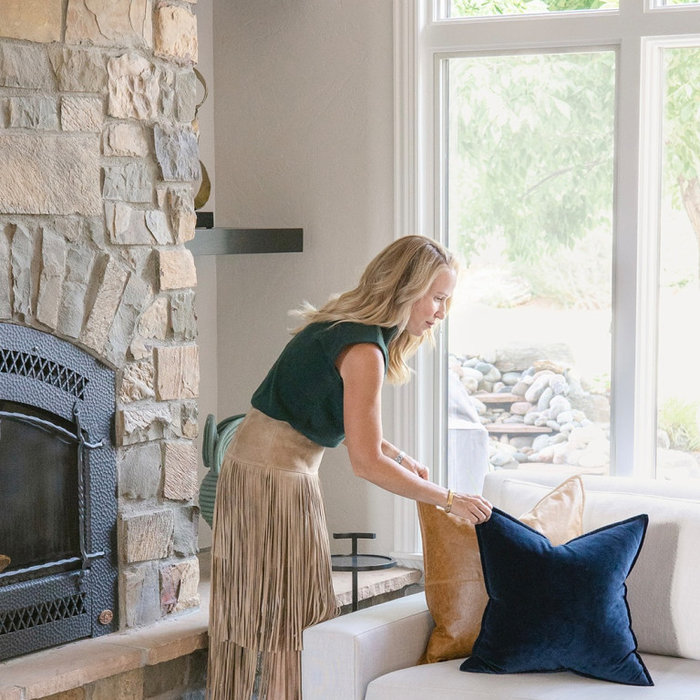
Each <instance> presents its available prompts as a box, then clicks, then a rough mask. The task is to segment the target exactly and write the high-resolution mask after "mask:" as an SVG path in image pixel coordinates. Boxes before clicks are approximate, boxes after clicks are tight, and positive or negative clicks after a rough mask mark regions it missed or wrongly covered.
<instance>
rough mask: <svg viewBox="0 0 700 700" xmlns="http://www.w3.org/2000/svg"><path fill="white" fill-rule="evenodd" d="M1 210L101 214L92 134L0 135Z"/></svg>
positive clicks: (95, 142) (96, 141)
mask: <svg viewBox="0 0 700 700" xmlns="http://www.w3.org/2000/svg"><path fill="white" fill-rule="evenodd" d="M0 153H2V154H3V167H2V168H0V192H2V198H0V213H8V214H84V215H88V216H90V215H94V214H99V213H101V208H102V197H101V194H100V170H99V138H98V136H97V135H92V134H89V135H88V134H85V135H82V134H81V135H76V134H73V135H62V134H49V133H44V134H40V135H39V134H25V133H12V132H10V133H0Z"/></svg>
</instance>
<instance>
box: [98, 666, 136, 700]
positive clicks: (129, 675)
mask: <svg viewBox="0 0 700 700" xmlns="http://www.w3.org/2000/svg"><path fill="white" fill-rule="evenodd" d="M144 677H145V670H144V669H143V668H135V669H133V671H127V672H126V673H120V674H118V675H116V676H111V677H110V678H103V679H101V680H99V681H95V683H93V684H92V685H91V687H90V688H89V693H90V700H141V699H142V698H143V697H144V692H143V690H144V685H145V678H144ZM149 697H150V696H149Z"/></svg>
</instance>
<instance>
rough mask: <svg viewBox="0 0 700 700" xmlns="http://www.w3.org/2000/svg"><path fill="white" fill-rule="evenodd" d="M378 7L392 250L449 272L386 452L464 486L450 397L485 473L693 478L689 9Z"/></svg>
mask: <svg viewBox="0 0 700 700" xmlns="http://www.w3.org/2000/svg"><path fill="white" fill-rule="evenodd" d="M395 8H396V15H397V21H396V23H395V26H396V29H397V37H399V38H400V41H399V43H398V44H397V52H396V56H397V66H398V72H397V90H396V94H397V112H396V124H397V137H398V138H397V155H398V160H397V163H398V167H397V175H398V196H397V205H398V206H397V233H399V234H401V233H405V232H406V231H410V230H418V231H420V232H423V233H427V234H429V235H434V236H435V237H437V238H440V239H441V240H443V241H446V242H447V243H448V244H449V245H450V247H452V248H454V249H456V250H458V251H460V252H461V253H462V254H463V256H464V258H465V261H466V271H465V275H464V279H463V282H462V284H461V286H460V291H459V296H458V297H457V298H456V300H455V304H454V307H453V313H452V314H451V319H450V321H449V324H448V327H447V329H446V332H445V333H443V335H442V337H441V339H440V348H439V352H437V353H435V354H432V355H431V353H424V354H421V355H420V356H419V357H418V359H417V362H418V370H419V372H418V376H417V378H418V379H419V381H418V382H417V383H416V385H415V387H414V388H413V389H412V390H410V391H408V392H406V394H405V399H404V400H403V406H404V409H405V410H404V411H403V416H404V419H403V421H399V423H397V430H398V432H399V433H400V435H399V436H398V437H399V438H400V439H404V440H405V441H406V443H405V444H410V440H411V437H412V435H411V434H410V433H411V430H412V429H413V428H415V427H417V431H416V433H415V434H416V438H415V448H416V450H417V452H418V454H419V455H420V456H421V458H422V459H424V460H425V461H426V462H427V463H429V464H431V465H432V466H433V474H434V476H436V477H437V478H440V479H442V480H443V481H444V482H445V483H447V481H448V465H449V469H451V470H452V473H451V474H450V476H449V480H452V479H453V478H454V470H455V469H456V470H457V471H459V470H460V469H462V470H464V469H466V470H469V469H472V468H473V465H474V462H473V458H472V457H469V458H468V459H466V462H467V464H466V465H460V464H459V461H460V459H462V458H463V455H466V454H469V450H467V449H463V447H464V446H462V447H459V446H458V448H456V447H455V445H458V441H457V442H456V441H455V440H454V439H453V438H454V435H452V434H451V433H450V424H451V421H452V420H453V418H454V417H455V407H457V409H456V410H457V414H458V413H459V410H460V408H459V407H460V406H462V407H463V406H464V402H465V399H464V396H465V394H468V395H469V396H470V397H471V399H470V404H469V405H470V407H471V408H474V407H476V414H474V413H473V412H472V414H471V418H472V419H474V420H473V422H475V423H476V424H482V425H485V426H486V430H487V431H488V443H487V451H488V464H486V465H485V467H484V468H485V469H489V468H491V469H493V468H528V467H529V466H531V465H533V464H534V465H536V466H537V467H538V468H551V469H558V470H560V471H561V472H562V473H564V472H570V471H584V472H594V473H609V474H613V475H633V474H634V475H639V476H646V477H657V478H663V479H688V478H699V477H700V372H698V371H697V369H696V365H697V362H696V361H695V358H697V357H698V355H699V354H700V324H698V321H697V317H698V312H699V311H700V277H699V269H700V132H699V131H698V128H697V125H698V123H700V4H698V3H697V2H687V1H683V0H410V1H407V2H401V1H397V2H396V3H395ZM455 374H456V375H458V376H457V379H458V381H457V382H455ZM543 377H544V379H542V378H543ZM535 384H537V385H538V386H537V388H536V389H532V387H533V386H535ZM448 386H449V387H450V390H449V391H448ZM448 406H449V407H450V408H449V409H448ZM406 417H408V418H409V419H408V420H407V419H406ZM458 417H459V418H460V419H464V418H465V416H464V415H461V416H458ZM402 431H403V433H402ZM461 435H462V437H464V436H465V435H466V433H465V434H461ZM473 442H474V443H475V444H476V443H478V440H475V441H473ZM480 449H482V448H480ZM482 451H483V449H482ZM463 461H464V460H463ZM479 468H481V467H479ZM410 521H411V517H410V516H408V515H406V517H404V518H403V519H402V517H399V519H398V520H397V536H399V537H400V535H399V533H400V532H401V531H402V528H403V529H404V530H405V529H406V527H407V524H408V523H410ZM410 529H411V528H410V527H409V530H410ZM407 540H410V537H408V538H405V539H404V543H403V547H404V548H406V547H410V544H409V543H408V542H407ZM398 546H399V548H400V547H401V546H402V545H401V543H399V545H398Z"/></svg>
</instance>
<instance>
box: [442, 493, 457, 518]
mask: <svg viewBox="0 0 700 700" xmlns="http://www.w3.org/2000/svg"><path fill="white" fill-rule="evenodd" d="M454 497H455V492H454V491H453V490H452V489H447V504H446V505H445V507H444V508H443V510H444V511H445V513H449V512H450V511H451V510H452V500H453V499H454Z"/></svg>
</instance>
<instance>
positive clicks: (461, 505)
mask: <svg viewBox="0 0 700 700" xmlns="http://www.w3.org/2000/svg"><path fill="white" fill-rule="evenodd" d="M491 508H492V506H491V504H490V503H489V502H488V501H487V500H486V499H485V498H482V497H481V496H469V495H467V494H463V493H455V495H454V497H453V499H452V509H451V510H450V513H453V514H454V515H456V516H458V517H460V518H464V519H465V520H467V521H468V522H470V523H472V525H478V524H479V523H485V522H486V521H487V520H488V519H489V518H490V517H491Z"/></svg>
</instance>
